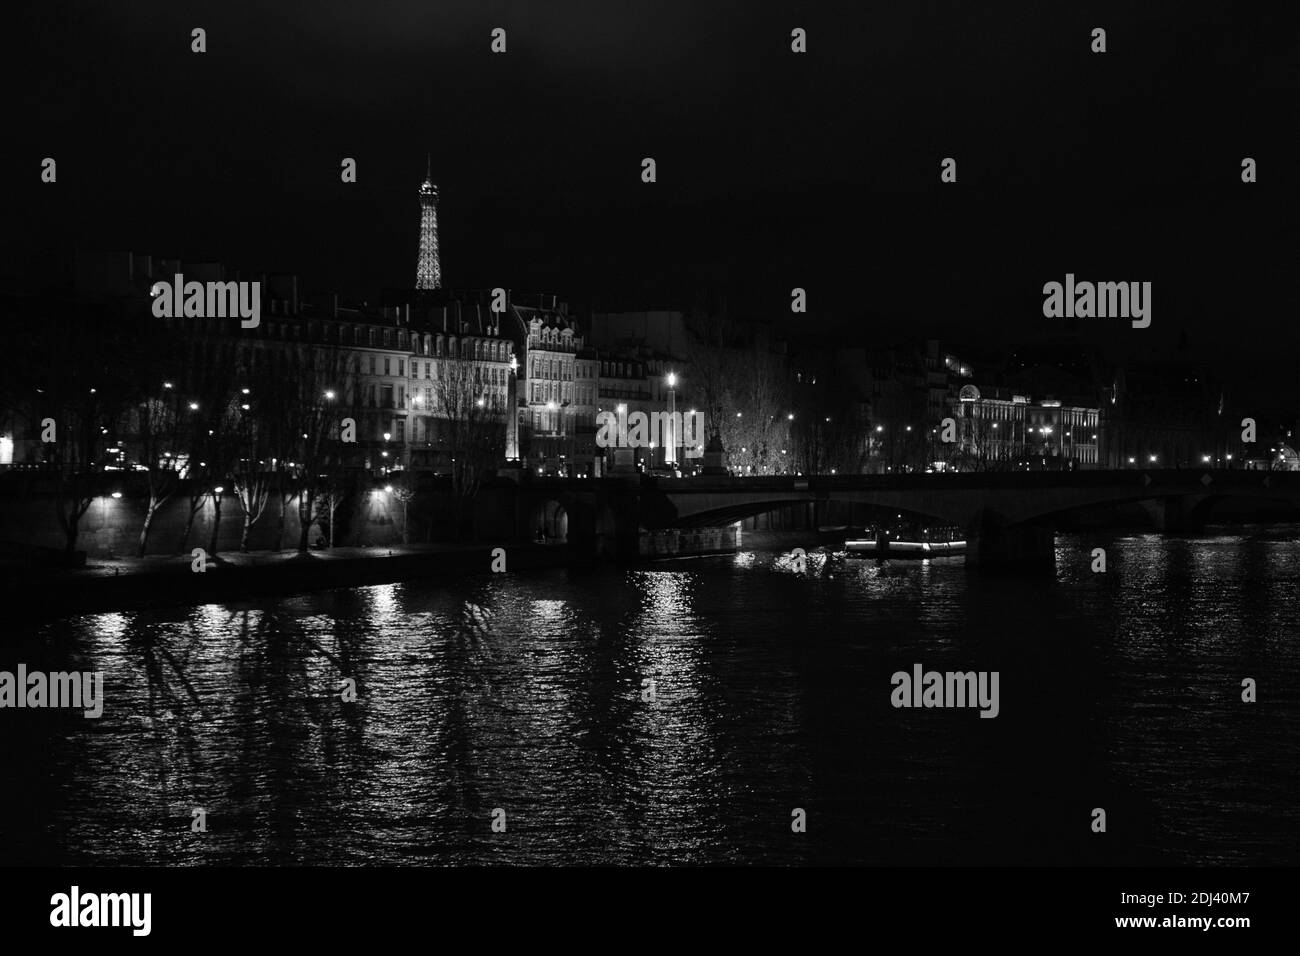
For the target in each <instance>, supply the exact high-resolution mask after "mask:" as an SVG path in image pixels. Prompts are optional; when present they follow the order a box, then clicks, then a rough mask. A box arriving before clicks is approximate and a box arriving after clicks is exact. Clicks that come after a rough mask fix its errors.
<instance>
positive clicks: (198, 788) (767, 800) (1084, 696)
mask: <svg viewBox="0 0 1300 956" xmlns="http://www.w3.org/2000/svg"><path fill="white" fill-rule="evenodd" d="M1293 531H1294V529H1291V530H1290V531H1286V530H1282V531H1273V532H1269V533H1255V532H1246V533H1239V534H1228V535H1222V536H1212V535H1206V536H1202V537H1183V538H1165V537H1160V536H1156V535H1135V536H1128V537H1119V538H1113V537H1112V538H1105V539H1101V538H1098V539H1097V540H1093V539H1092V537H1091V536H1089V537H1084V536H1061V537H1058V549H1057V573H1056V575H1055V578H1054V579H1052V578H1049V579H1046V580H1043V579H1030V578H1025V579H1019V578H997V577H982V576H979V575H975V574H970V573H968V572H966V571H965V570H964V568H963V566H962V563H961V561H960V559H940V560H936V561H930V562H925V563H919V564H901V563H891V564H885V565H882V564H879V563H877V562H875V561H847V562H839V561H833V560H832V561H827V560H826V559H825V556H824V555H823V554H821V553H819V552H817V551H811V552H810V553H809V554H808V562H807V570H806V571H805V572H803V573H798V572H797V571H796V570H795V569H794V567H793V564H792V562H790V561H789V560H788V556H782V555H778V554H764V553H754V552H746V553H742V554H740V555H736V556H734V557H719V558H710V559H699V560H693V561H682V562H674V563H670V564H663V565H655V566H652V567H642V568H637V569H624V570H610V571H601V572H591V571H582V570H573V571H554V572H545V573H537V574H523V575H494V576H492V577H491V578H481V579H474V580H463V581H459V582H453V583H450V584H447V585H445V586H440V587H430V586H427V585H421V584H390V585H381V586H377V587H366V588H356V589H348V590H339V591H333V592H325V593H318V594H312V595H302V596H294V597H287V598H284V599H280V600H275V601H257V602H247V603H232V604H228V605H207V606H203V607H196V608H190V609H179V610H170V611H155V612H148V613H131V614H123V613H111V614H98V615H87V616H85V617H82V618H79V619H76V620H75V621H70V622H61V623H52V624H49V625H46V626H45V627H44V628H43V629H42V630H41V632H40V634H39V635H38V639H37V640H35V641H28V642H26V643H24V644H21V645H19V647H18V648H16V649H11V650H10V651H8V652H6V654H7V659H8V657H12V660H14V661H16V660H24V661H25V662H26V663H28V665H29V667H36V666H38V665H39V666H42V667H43V668H45V669H47V670H57V669H66V668H69V667H78V668H82V667H84V668H88V669H98V670H103V671H104V673H105V678H104V684H105V694H106V706H105V713H104V717H103V718H102V719H101V720H99V721H87V720H84V719H81V718H79V717H71V716H69V715H68V714H66V713H59V712H50V711H28V710H24V711H5V712H3V713H0V720H3V721H4V724H5V726H4V727H3V729H4V734H3V736H2V737H0V758H3V760H4V765H5V766H6V767H10V768H20V772H19V773H17V774H11V775H10V779H11V780H20V781H22V784H21V786H19V787H13V786H10V787H8V788H6V790H5V796H4V797H3V798H0V800H2V802H0V811H2V812H0V821H2V822H0V838H2V839H0V862H22V863H30V862H44V863H51V862H83V861H98V862H125V863H141V864H144V863H229V862H235V863H255V862H269V863H368V862H406V861H411V862H434V863H448V864H450V863H477V862H488V863H491V862H498V863H601V862H614V863H637V862H645V863H720V862H762V863H793V864H798V863H808V862H821V863H891V864H892V863H903V864H906V863H936V862H938V863H980V862H991V863H1090V862H1097V863H1193V862H1195V863H1212V862H1224V863H1290V864H1294V863H1296V862H1300V849H1298V845H1297V837H1296V834H1300V813H1298V812H1297V801H1296V797H1295V794H1296V792H1297V786H1296V784H1297V783H1300V780H1297V776H1298V770H1300V736H1298V735H1297V733H1296V731H1297V730H1298V729H1300V727H1298V726H1297V722H1298V719H1297V714H1298V713H1300V710H1298V709H1297V706H1296V705H1297V702H1298V697H1300V690H1298V689H1297V688H1300V681H1297V677H1300V667H1298V660H1300V654H1298V653H1297V646H1298V645H1297V624H1296V621H1297V613H1298V612H1300V586H1298V585H1300V544H1297V543H1296V540H1295V535H1294V533H1291V532H1293ZM1094 547H1105V548H1106V550H1107V559H1108V561H1107V563H1108V568H1107V572H1106V573H1105V574H1094V573H1092V571H1091V570H1090V567H1089V565H1090V561H1091V558H1090V552H1091V549H1092V548H1094ZM15 655H16V656H15ZM913 663H921V664H922V665H923V666H924V667H925V668H927V669H940V670H947V669H961V670H968V669H974V670H998V671H1000V673H1001V698H1002V699H1001V715H1000V716H999V717H998V718H997V719H996V720H981V719H978V718H977V717H976V714H975V712H974V711H957V710H894V709H893V708H891V707H890V706H889V692H890V690H891V685H890V680H889V678H890V675H891V674H892V673H893V672H894V671H895V670H909V669H910V668H911V665H912V664H913ZM6 666H7V667H8V666H12V665H11V664H9V663H7V664H6ZM1243 677H1253V678H1255V679H1256V680H1257V681H1258V682H1259V687H1260V691H1259V694H1260V701H1259V703H1258V704H1254V705H1247V704H1243V703H1242V702H1241V700H1240V685H1241V680H1242V678H1243ZM348 681H354V682H355V687H356V696H357V700H356V702H355V703H349V702H346V701H344V699H343V696H344V690H345V688H346V686H348V685H347V682H348ZM648 682H653V695H652V699H651V695H650V694H649V691H650V689H651V684H649V683H648ZM1096 806H1103V807H1105V808H1106V809H1107V814H1108V818H1109V832H1108V833H1107V834H1106V836H1105V839H1104V841H1103V840H1099V839H1098V838H1097V837H1096V835H1094V834H1091V833H1090V831H1089V828H1088V823H1089V822H1090V817H1089V814H1090V812H1091V809H1092V808H1093V807H1096ZM196 808H202V809H204V810H205V811H206V814H207V832H206V833H201V834H196V833H192V832H191V829H190V824H191V820H192V811H193V810H194V809H196ZM498 808H500V809H503V810H504V811H505V813H506V821H507V830H506V832H505V833H493V832H492V830H491V819H492V814H493V811H494V810H496V809H498ZM794 808H801V809H804V810H806V811H807V815H808V831H807V833H803V834H794V833H792V832H791V829H790V820H791V812H792V810H793V809H794Z"/></svg>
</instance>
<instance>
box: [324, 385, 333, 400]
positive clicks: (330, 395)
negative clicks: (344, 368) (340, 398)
mask: <svg viewBox="0 0 1300 956" xmlns="http://www.w3.org/2000/svg"><path fill="white" fill-rule="evenodd" d="M325 398H326V399H328V400H329V401H331V402H332V401H334V389H332V388H327V389H326V390H325Z"/></svg>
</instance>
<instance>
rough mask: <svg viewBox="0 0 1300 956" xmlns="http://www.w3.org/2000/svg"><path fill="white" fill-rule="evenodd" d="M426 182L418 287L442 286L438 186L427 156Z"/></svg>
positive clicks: (422, 192) (422, 187) (423, 185)
mask: <svg viewBox="0 0 1300 956" xmlns="http://www.w3.org/2000/svg"><path fill="white" fill-rule="evenodd" d="M426 163H428V165H427V166H426V172H425V176H424V182H423V183H421V184H420V258H419V261H418V262H417V264H416V270H415V287H416V288H417V289H440V288H442V264H441V263H440V262H439V261H438V187H437V186H435V185H434V184H433V165H432V161H431V160H429V158H428V157H426Z"/></svg>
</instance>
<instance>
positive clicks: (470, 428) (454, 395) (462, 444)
mask: <svg viewBox="0 0 1300 956" xmlns="http://www.w3.org/2000/svg"><path fill="white" fill-rule="evenodd" d="M434 393H435V397H436V404H437V412H438V416H439V421H438V424H439V426H440V427H441V430H442V432H443V438H444V443H445V447H446V450H447V451H448V453H449V454H450V455H451V487H452V495H453V497H454V499H455V508H456V514H457V516H458V517H459V518H461V519H463V516H464V515H466V514H469V515H470V516H471V521H472V515H473V509H472V508H471V507H470V504H471V502H472V500H473V498H474V496H475V495H476V494H478V489H479V485H480V484H481V482H482V480H483V476H484V475H485V474H488V473H490V472H491V471H492V469H493V468H494V467H495V465H496V463H497V462H498V461H499V460H500V459H501V456H502V455H504V454H505V439H506V419H505V416H506V414H507V413H508V412H507V409H506V408H504V407H502V406H501V405H500V403H498V402H495V401H492V400H490V398H489V390H488V389H486V388H485V386H484V385H483V383H482V381H481V379H480V377H479V376H478V375H476V374H475V369H474V367H473V366H472V365H471V363H469V362H462V361H451V362H446V363H444V364H443V366H442V374H441V376H440V377H439V378H438V379H437V380H436V381H435V382H434ZM458 527H461V523H460V521H458ZM471 533H472V528H471Z"/></svg>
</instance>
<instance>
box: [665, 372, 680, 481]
mask: <svg viewBox="0 0 1300 956" xmlns="http://www.w3.org/2000/svg"><path fill="white" fill-rule="evenodd" d="M676 413H677V373H676V372H669V373H668V434H667V435H665V436H664V437H665V439H666V441H665V442H664V464H665V465H667V466H668V467H670V468H671V467H672V466H674V465H676V464H677V426H676V425H675V424H674V423H673V416H674V415H675V414H676Z"/></svg>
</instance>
